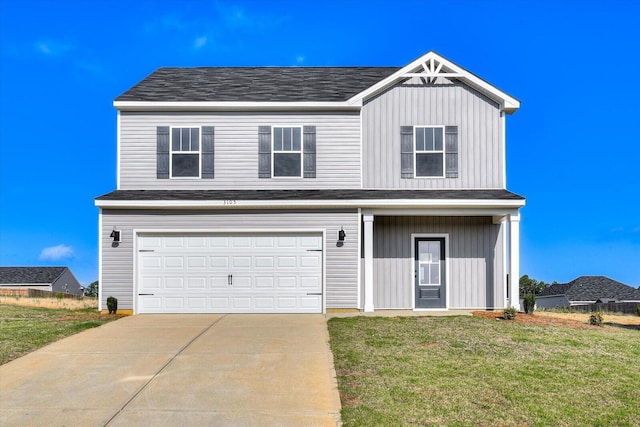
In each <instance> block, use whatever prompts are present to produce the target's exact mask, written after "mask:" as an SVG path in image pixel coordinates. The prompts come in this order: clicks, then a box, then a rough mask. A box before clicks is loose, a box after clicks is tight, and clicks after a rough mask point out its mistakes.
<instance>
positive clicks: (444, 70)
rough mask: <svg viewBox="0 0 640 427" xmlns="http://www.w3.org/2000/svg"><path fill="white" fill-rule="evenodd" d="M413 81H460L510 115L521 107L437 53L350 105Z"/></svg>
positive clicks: (408, 67)
mask: <svg viewBox="0 0 640 427" xmlns="http://www.w3.org/2000/svg"><path fill="white" fill-rule="evenodd" d="M411 78H420V79H423V81H424V82H426V83H435V82H436V81H437V79H438V78H448V79H457V80H459V81H461V82H463V83H465V84H467V85H469V86H470V87H472V88H474V89H476V90H477V91H479V92H480V93H482V94H484V95H485V96H487V97H489V98H490V99H493V100H494V101H496V102H497V103H498V104H500V106H501V109H502V110H504V112H505V113H507V114H512V113H514V112H515V111H516V110H517V109H518V108H520V101H518V100H517V99H515V98H514V97H512V96H510V95H508V94H507V93H505V92H503V91H501V90H500V89H498V88H496V87H495V86H493V85H491V84H490V83H488V82H486V81H485V80H482V79H481V78H480V77H478V76H476V75H475V74H473V73H471V72H470V71H467V70H466V69H464V68H462V67H460V66H458V65H456V64H454V63H453V62H451V61H449V60H448V59H446V58H444V57H443V56H441V55H439V54H437V53H436V52H434V51H430V52H428V53H426V54H424V55H423V56H421V57H420V58H418V59H416V60H414V61H413V62H411V63H410V64H408V65H406V66H404V67H402V68H401V69H399V70H398V71H396V72H395V73H393V74H391V75H390V76H389V77H387V78H385V79H383V80H381V81H380V82H378V83H377V84H375V85H373V86H371V87H370V88H368V89H367V90H364V91H362V92H360V93H359V94H357V95H355V96H353V97H352V98H351V99H349V100H348V101H347V103H348V104H351V105H361V104H362V103H363V101H364V100H366V99H368V98H370V97H372V96H375V95H377V94H378V93H381V92H383V91H384V90H386V89H388V88H389V87H391V86H394V85H396V84H398V83H399V82H402V81H404V80H406V79H411Z"/></svg>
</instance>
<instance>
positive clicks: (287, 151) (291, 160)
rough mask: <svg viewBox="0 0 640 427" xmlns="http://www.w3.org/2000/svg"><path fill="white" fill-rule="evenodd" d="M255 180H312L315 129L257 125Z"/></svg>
mask: <svg viewBox="0 0 640 427" xmlns="http://www.w3.org/2000/svg"><path fill="white" fill-rule="evenodd" d="M258 177H259V178H267V179H271V178H278V177H289V178H315V177H316V127H315V126H308V125H305V126H286V127H285V126H273V127H272V126H258Z"/></svg>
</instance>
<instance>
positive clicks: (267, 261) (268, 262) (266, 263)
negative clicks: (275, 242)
mask: <svg viewBox="0 0 640 427" xmlns="http://www.w3.org/2000/svg"><path fill="white" fill-rule="evenodd" d="M255 260H256V263H255V264H256V265H255V266H256V268H273V266H274V264H275V262H274V260H273V256H256V257H255Z"/></svg>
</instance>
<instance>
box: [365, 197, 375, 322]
mask: <svg viewBox="0 0 640 427" xmlns="http://www.w3.org/2000/svg"><path fill="white" fill-rule="evenodd" d="M374 219H375V216H374V215H373V213H372V212H371V211H369V210H368V211H364V212H363V213H362V221H363V222H364V307H363V310H364V312H365V313H370V312H373V311H374V310H375V305H374V298H373V292H374V283H373V221H374Z"/></svg>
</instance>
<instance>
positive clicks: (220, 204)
mask: <svg viewBox="0 0 640 427" xmlns="http://www.w3.org/2000/svg"><path fill="white" fill-rule="evenodd" d="M231 202H232V203H231ZM95 205H96V206H97V207H100V208H130V209H145V208H156V209H211V208H226V209H252V208H260V209H279V208H293V207H299V208H314V207H324V208H370V209H376V208H391V209H394V208H395V209H399V208H402V209H413V208H417V209H419V208H431V209H456V211H458V212H460V211H459V209H464V208H467V209H482V208H484V209H493V210H491V211H487V214H488V215H500V214H503V215H504V214H505V212H502V211H498V210H499V209H517V208H521V207H522V206H524V205H525V201H524V200H521V199H508V200H496V199H455V200H452V199H360V200H353V199H339V200H338V199H326V200H231V201H230V200H96V201H95ZM461 214H462V213H459V215H461Z"/></svg>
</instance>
